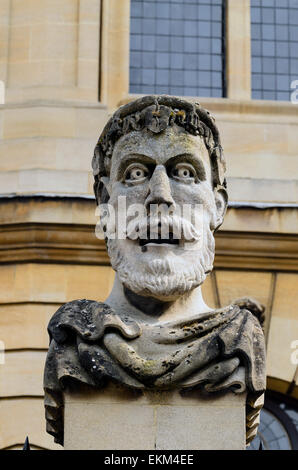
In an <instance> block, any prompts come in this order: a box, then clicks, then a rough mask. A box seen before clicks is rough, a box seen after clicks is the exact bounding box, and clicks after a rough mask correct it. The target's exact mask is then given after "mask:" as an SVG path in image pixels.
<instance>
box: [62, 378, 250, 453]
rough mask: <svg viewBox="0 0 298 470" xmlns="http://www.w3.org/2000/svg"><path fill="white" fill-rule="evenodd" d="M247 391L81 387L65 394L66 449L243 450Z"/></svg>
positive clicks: (111, 386)
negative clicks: (218, 392)
mask: <svg viewBox="0 0 298 470" xmlns="http://www.w3.org/2000/svg"><path fill="white" fill-rule="evenodd" d="M245 402H246V394H245V393H242V394H240V395H236V394H234V393H231V392H230V393H227V394H224V395H222V396H220V397H219V396H214V398H213V397H212V395H211V396H210V395H209V396H208V397H206V396H203V395H200V394H199V392H198V391H192V392H183V393H182V394H180V393H179V392H178V391H171V392H166V391H163V392H157V391H148V390H146V391H142V392H141V391H130V390H128V389H125V388H123V387H121V386H116V385H110V386H109V387H108V388H104V389H101V390H94V389H92V388H90V387H85V386H80V387H79V388H77V389H76V390H75V391H68V392H66V393H65V395H64V406H65V409H64V448H65V449H66V450H70V449H74V450H76V449H81V450H139V449H144V450H154V449H157V450H227V449H232V450H243V449H245Z"/></svg>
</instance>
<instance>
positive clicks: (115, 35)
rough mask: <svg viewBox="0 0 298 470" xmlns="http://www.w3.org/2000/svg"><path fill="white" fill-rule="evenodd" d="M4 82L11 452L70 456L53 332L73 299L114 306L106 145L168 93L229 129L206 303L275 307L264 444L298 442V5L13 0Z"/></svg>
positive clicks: (2, 401) (0, 311)
mask: <svg viewBox="0 0 298 470" xmlns="http://www.w3.org/2000/svg"><path fill="white" fill-rule="evenodd" d="M0 80H2V81H3V82H4V83H5V87H6V96H5V104H4V105H3V106H0V136H1V141H0V169H1V173H0V340H1V341H2V343H0V345H2V348H5V353H4V354H1V361H0V362H1V364H0V447H1V448H19V447H20V446H21V445H22V444H23V443H24V440H25V437H26V436H27V435H28V436H29V439H30V442H31V444H32V447H33V448H49V449H54V448H58V447H59V446H57V445H55V444H54V443H53V440H52V438H51V437H50V436H48V435H47V434H46V432H45V420H44V409H43V389H42V375H43V366H44V361H45V355H46V350H47V346H48V337H47V331H46V327H47V323H48V321H49V319H50V317H51V316H52V315H53V313H54V312H55V311H56V310H57V308H58V307H59V306H60V305H61V304H62V303H64V302H67V301H69V300H73V299H78V298H88V299H96V300H104V299H105V297H106V296H107V294H108V292H109V290H110V288H111V286H112V283H113V276H114V274H113V271H112V269H111V268H110V266H109V260H108V257H107V254H106V251H105V247H104V244H103V243H102V242H101V241H99V240H98V239H97V238H96V237H95V233H94V225H95V223H96V221H97V220H96V217H95V201H94V198H93V193H92V184H93V181H92V180H93V178H92V174H91V157H92V154H93V149H94V146H95V144H96V140H97V138H98V136H99V134H100V132H101V130H102V128H103V125H104V124H105V122H106V120H107V118H108V116H109V115H110V114H111V113H112V111H113V110H114V109H115V108H116V107H118V106H119V105H120V104H121V103H126V102H128V101H129V100H131V99H133V98H134V97H135V96H137V95H142V94H152V93H153V94H154V93H158V94H160V93H167V94H174V95H178V96H186V97H188V98H189V99H193V100H196V101H200V103H201V104H202V105H203V106H205V107H207V109H209V110H210V111H211V112H212V113H213V114H214V115H215V117H216V119H217V123H218V126H219V128H220V131H221V134H222V140H223V146H224V149H225V155H226V159H227V164H228V189H229V195H230V202H229V209H228V212H227V216H226V220H225V222H224V224H223V226H222V227H221V229H220V231H219V232H218V233H217V236H216V244H217V245H216V246H217V250H216V253H217V254H216V260H215V270H214V272H213V273H212V274H211V276H209V277H208V279H207V281H206V283H205V284H204V288H203V291H204V296H205V299H206V301H207V303H209V305H210V306H212V307H219V306H223V305H226V304H228V303H230V302H232V301H233V300H234V299H237V298H239V297H242V296H244V295H245V296H247V295H248V296H251V297H254V298H255V299H257V300H258V301H259V302H261V303H262V304H264V305H265V306H266V320H265V334H266V342H267V361H268V368H267V372H268V384H267V385H268V392H267V397H266V409H265V411H263V412H262V423H261V426H260V434H261V438H262V442H263V446H264V447H265V448H274V449H277V448H283V449H286V448H298V439H297V437H298V434H297V420H298V413H297V410H298V408H297V403H298V402H297V399H298V387H297V383H298V376H297V362H298V352H297V351H298V315H297V308H296V296H297V279H298V273H297V269H298V263H297V257H298V250H297V247H298V237H297V214H298V205H297V167H298V165H297V161H298V150H297V135H298V104H297V103H296V104H295V101H298V96H297V97H296V96H295V87H296V88H297V85H298V83H296V84H295V83H294V82H295V80H298V1H297V0H276V1H275V0H251V1H250V0H226V1H224V0H183V1H182V0H179V1H178V0H165V1H164V0H146V1H145V0H131V1H130V0H1V1H0ZM291 86H292V87H293V88H291ZM258 445H259V443H258V442H257V441H256V442H254V443H253V446H254V447H258Z"/></svg>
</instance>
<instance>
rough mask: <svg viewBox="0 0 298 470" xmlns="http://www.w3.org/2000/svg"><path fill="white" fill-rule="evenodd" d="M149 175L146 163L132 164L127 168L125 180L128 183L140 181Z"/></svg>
mask: <svg viewBox="0 0 298 470" xmlns="http://www.w3.org/2000/svg"><path fill="white" fill-rule="evenodd" d="M147 176H148V170H147V168H146V167H145V166H144V165H140V164H134V163H133V164H132V165H129V167H128V168H127V170H126V172H125V175H124V180H125V182H127V183H134V182H135V183H138V182H141V181H143V180H144V179H145V178H146V177H147Z"/></svg>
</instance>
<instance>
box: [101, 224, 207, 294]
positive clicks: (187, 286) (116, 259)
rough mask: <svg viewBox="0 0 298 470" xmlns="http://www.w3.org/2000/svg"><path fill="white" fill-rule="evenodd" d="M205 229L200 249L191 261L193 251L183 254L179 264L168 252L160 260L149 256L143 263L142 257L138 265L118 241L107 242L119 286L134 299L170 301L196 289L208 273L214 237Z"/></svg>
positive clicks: (173, 255)
mask: <svg viewBox="0 0 298 470" xmlns="http://www.w3.org/2000/svg"><path fill="white" fill-rule="evenodd" d="M205 225H206V226H205V228H204V230H203V240H202V242H201V243H200V245H201V247H200V249H199V250H198V251H196V252H195V257H194V251H193V250H189V251H187V250H186V251H184V256H183V259H182V260H181V258H179V257H178V256H176V255H175V254H174V253H173V252H172V251H170V252H168V253H167V255H166V256H163V257H162V258H161V257H159V256H158V254H156V255H155V256H154V254H153V253H150V254H149V256H148V257H147V258H148V259H147V260H146V254H144V256H143V257H142V263H138V262H136V259H135V257H134V256H130V254H129V253H127V251H126V250H124V249H123V248H122V245H121V243H119V241H118V240H116V239H114V240H108V241H107V248H108V253H109V257H110V260H111V265H112V268H113V269H114V270H115V271H116V272H117V274H118V278H119V280H120V282H121V283H122V284H123V285H124V286H125V287H126V288H128V289H129V290H131V291H132V292H135V293H136V294H138V295H143V296H153V297H158V298H171V297H172V296H173V295H174V294H175V295H177V294H180V295H182V294H185V293H187V292H189V291H191V290H192V289H194V288H195V287H198V286H200V285H201V284H202V283H203V282H204V280H205V279H206V275H207V273H209V272H210V271H211V270H212V266H213V260H214V245H215V243H214V236H213V233H212V231H211V230H210V227H209V224H207V223H205Z"/></svg>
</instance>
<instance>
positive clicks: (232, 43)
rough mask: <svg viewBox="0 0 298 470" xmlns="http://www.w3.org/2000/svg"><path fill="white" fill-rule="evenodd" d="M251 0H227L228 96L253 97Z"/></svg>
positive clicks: (241, 98) (236, 97)
mask: <svg viewBox="0 0 298 470" xmlns="http://www.w3.org/2000/svg"><path fill="white" fill-rule="evenodd" d="M250 40H251V38H250V0H241V1H239V0H227V9H226V44H227V50H226V77H227V97H228V98H231V99H235V100H249V99H250V98H251V44H250Z"/></svg>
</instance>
